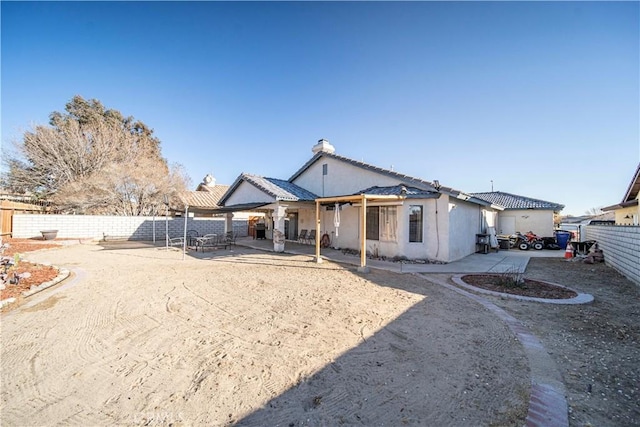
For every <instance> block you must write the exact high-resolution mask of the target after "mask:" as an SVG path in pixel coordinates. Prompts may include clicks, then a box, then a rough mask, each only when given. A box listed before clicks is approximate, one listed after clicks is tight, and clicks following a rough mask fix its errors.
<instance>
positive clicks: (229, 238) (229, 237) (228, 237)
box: [224, 231, 238, 246]
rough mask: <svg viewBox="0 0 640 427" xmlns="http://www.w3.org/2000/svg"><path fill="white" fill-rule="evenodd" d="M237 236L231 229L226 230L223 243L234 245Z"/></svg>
mask: <svg viewBox="0 0 640 427" xmlns="http://www.w3.org/2000/svg"><path fill="white" fill-rule="evenodd" d="M237 237H238V234H237V233H235V232H233V231H227V234H225V237H224V240H225V243H226V244H227V245H229V246H232V245H235V244H236V238H237Z"/></svg>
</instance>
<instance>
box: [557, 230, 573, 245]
mask: <svg viewBox="0 0 640 427" xmlns="http://www.w3.org/2000/svg"><path fill="white" fill-rule="evenodd" d="M570 238H571V233H569V232H568V231H556V241H557V242H558V246H560V249H567V243H569V239H570Z"/></svg>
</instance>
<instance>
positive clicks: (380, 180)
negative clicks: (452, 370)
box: [219, 140, 503, 262]
mask: <svg viewBox="0 0 640 427" xmlns="http://www.w3.org/2000/svg"><path fill="white" fill-rule="evenodd" d="M312 152H313V157H311V159H310V160H309V161H308V162H306V163H305V164H304V165H303V166H302V167H301V168H300V169H299V170H298V171H297V172H295V173H294V174H293V175H292V176H291V177H290V178H289V179H288V180H283V179H276V178H264V177H260V176H256V175H250V174H241V175H240V176H239V177H238V178H237V179H236V181H235V182H234V183H233V184H232V185H231V187H230V188H229V190H228V191H227V193H226V194H225V195H224V196H223V197H222V198H221V199H220V202H219V204H221V205H223V206H224V208H223V209H226V210H229V211H234V210H253V211H260V212H264V213H265V215H266V221H265V222H266V226H267V230H266V237H267V238H271V239H273V242H274V250H276V251H283V250H284V244H285V240H287V239H288V240H296V236H297V235H298V234H299V233H300V232H301V231H302V230H308V231H310V230H316V229H317V227H318V223H319V228H320V233H319V234H320V235H318V236H316V237H317V239H320V238H321V236H322V235H324V234H326V235H327V236H328V237H329V240H330V241H331V245H332V246H334V247H340V248H349V249H360V248H362V247H365V248H366V251H367V252H370V253H372V254H375V255H379V256H386V257H406V258H409V259H430V260H438V261H444V262H451V261H455V260H457V259H461V258H463V257H465V256H467V255H469V254H472V253H474V252H475V251H476V239H477V238H476V234H478V233H486V232H488V231H489V227H495V225H496V217H497V214H498V212H499V211H501V210H502V209H503V208H502V207H501V206H498V205H496V204H493V203H491V202H489V201H486V200H483V199H480V198H478V197H474V196H473V195H471V194H466V193H463V192H461V191H458V190H455V189H452V188H449V187H445V186H441V185H440V184H439V183H438V182H437V181H434V182H429V181H424V180H422V179H419V178H414V177H410V176H407V175H403V174H400V173H397V172H395V171H391V170H387V169H382V168H379V167H376V166H372V165H369V164H367V163H364V162H360V161H356V160H353V159H349V158H347V157H343V156H339V155H337V154H335V149H334V147H333V146H332V145H331V144H329V143H328V142H327V141H326V140H320V141H319V142H318V144H316V145H315V146H314V147H313V148H312ZM336 209H337V210H338V213H339V221H338V215H337V214H336ZM336 225H337V226H336ZM363 230H364V231H363Z"/></svg>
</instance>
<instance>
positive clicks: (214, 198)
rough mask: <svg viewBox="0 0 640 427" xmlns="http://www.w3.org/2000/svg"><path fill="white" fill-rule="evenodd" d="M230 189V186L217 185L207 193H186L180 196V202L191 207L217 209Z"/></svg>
mask: <svg viewBox="0 0 640 427" xmlns="http://www.w3.org/2000/svg"><path fill="white" fill-rule="evenodd" d="M228 189H229V186H228V185H216V186H215V187H209V189H208V190H207V191H202V190H201V191H185V192H183V193H181V194H180V200H181V201H182V203H183V204H185V205H188V206H190V207H198V208H217V207H218V203H219V201H220V199H221V198H222V196H223V195H224V193H226V191H227V190H228Z"/></svg>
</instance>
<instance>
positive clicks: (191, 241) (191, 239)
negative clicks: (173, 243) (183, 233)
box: [187, 230, 200, 246]
mask: <svg viewBox="0 0 640 427" xmlns="http://www.w3.org/2000/svg"><path fill="white" fill-rule="evenodd" d="M196 237H200V233H198V232H197V231H196V230H187V246H195V245H196V243H197V240H196Z"/></svg>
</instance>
